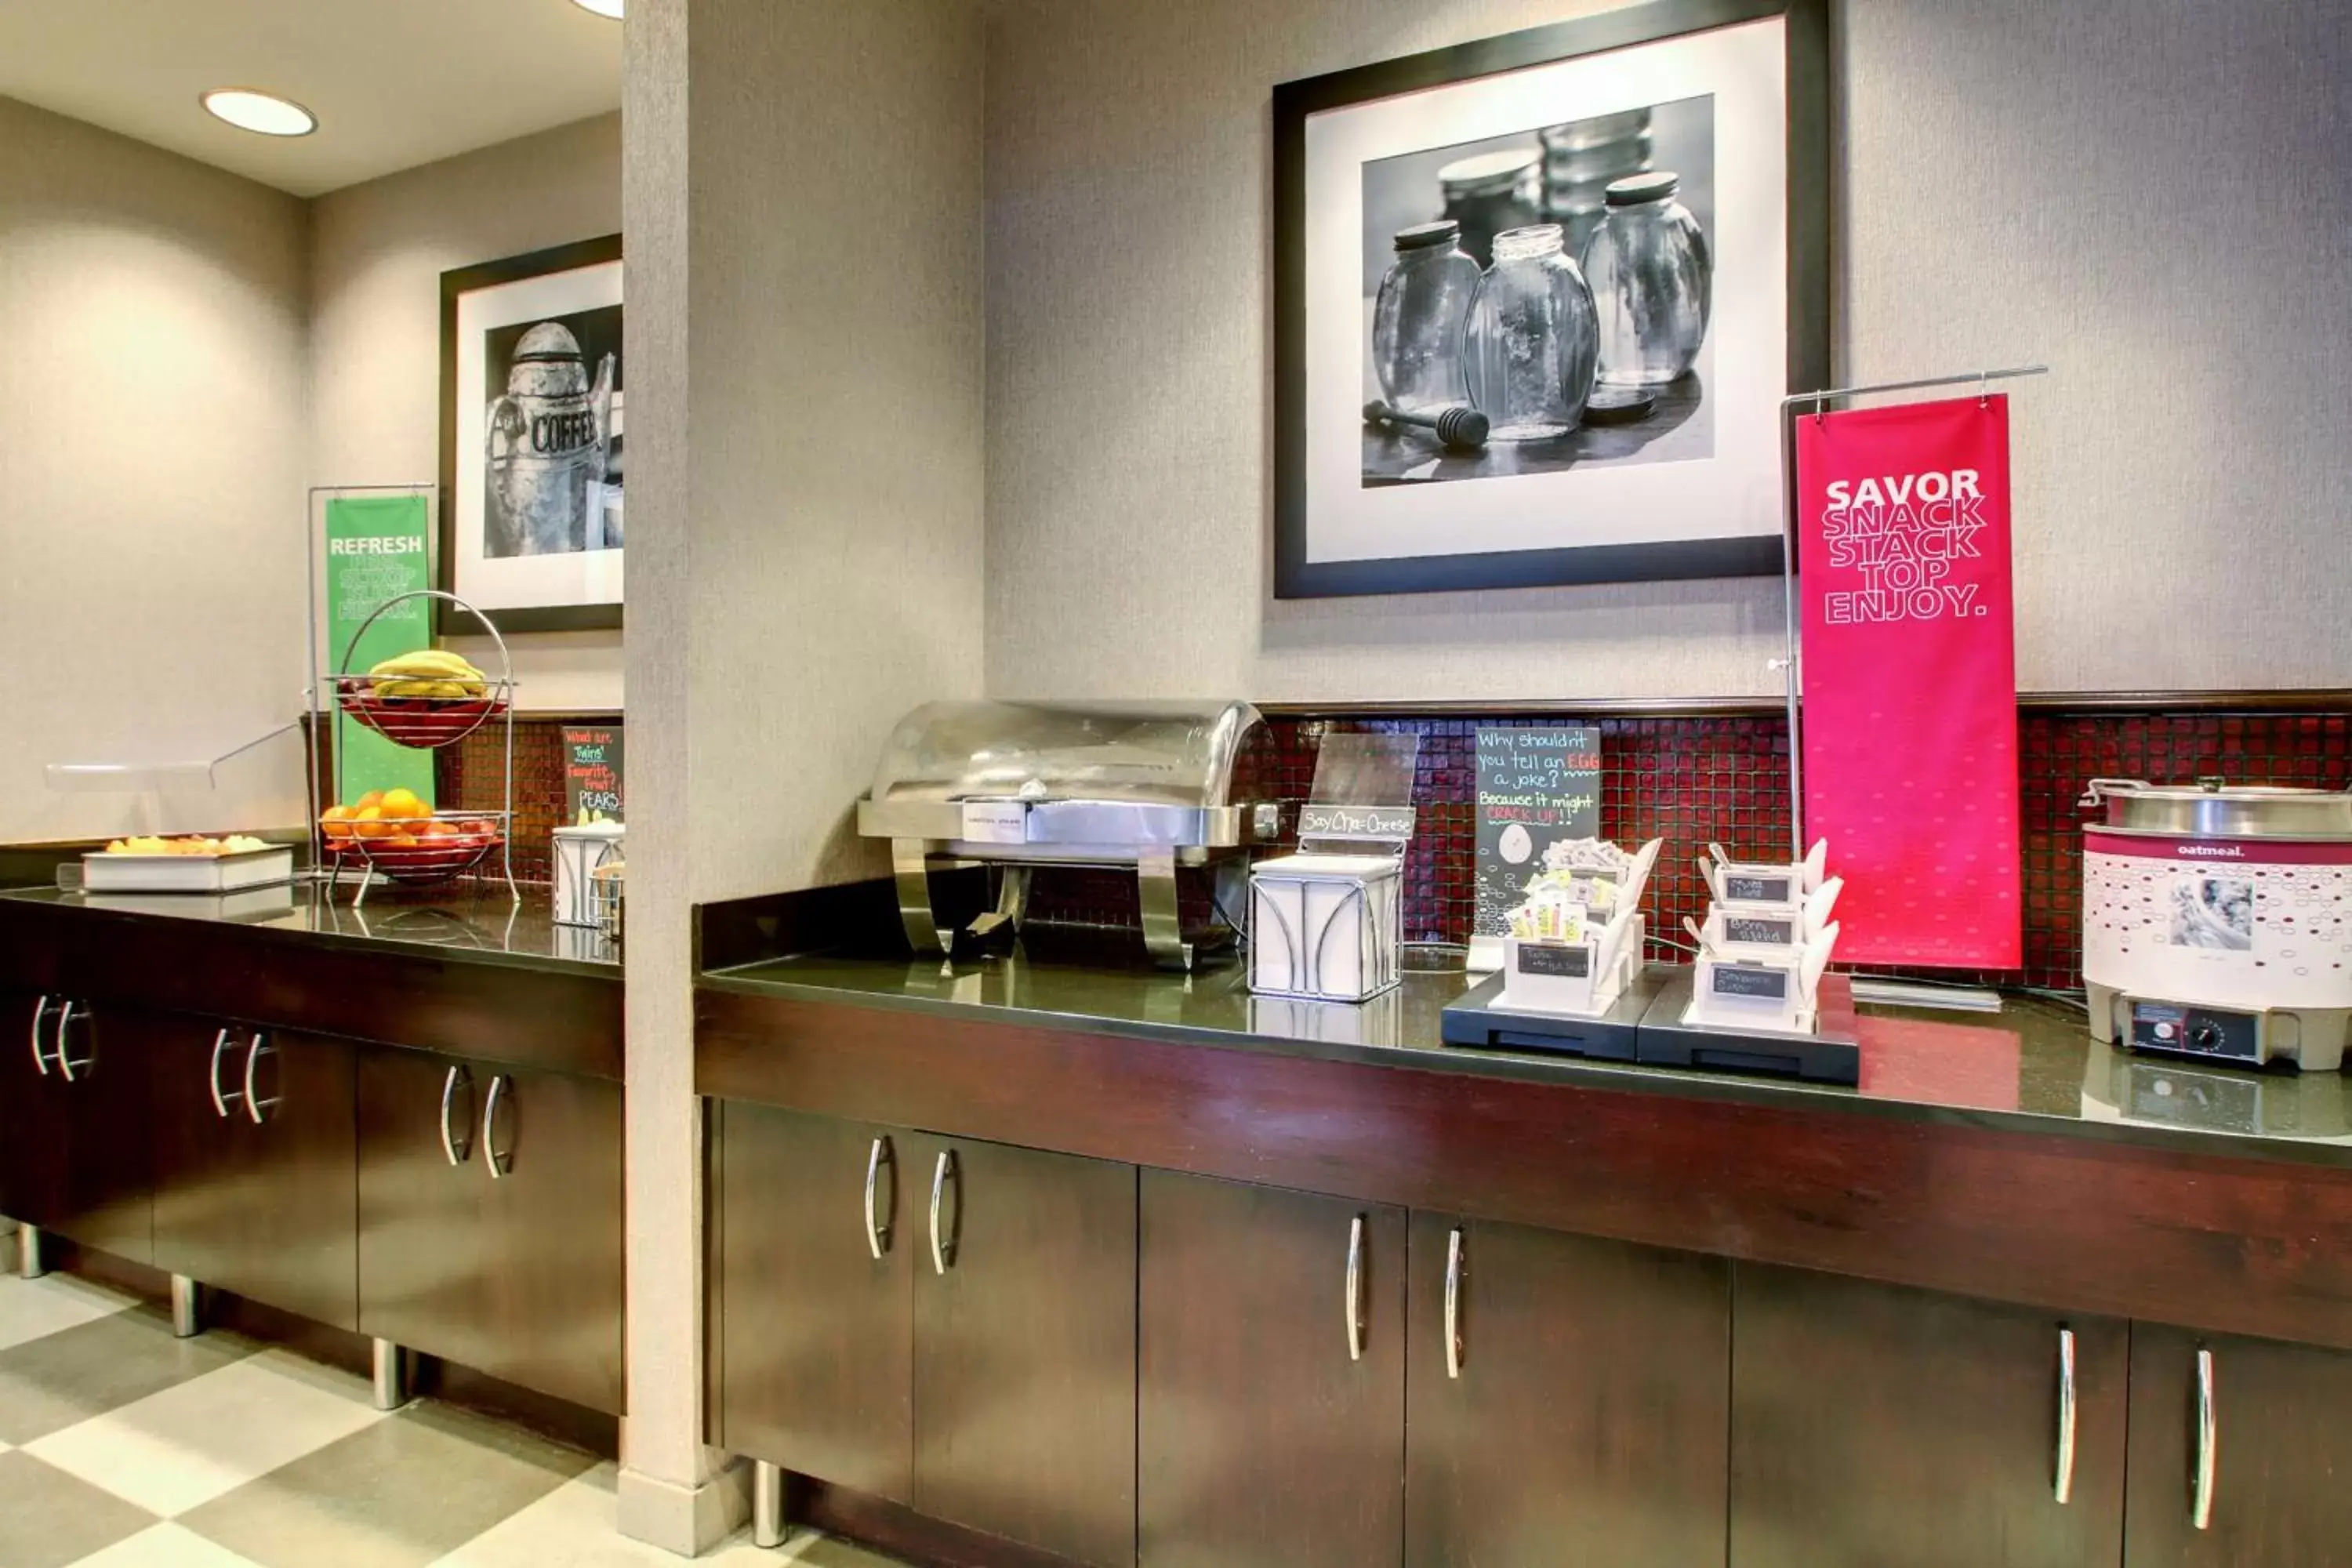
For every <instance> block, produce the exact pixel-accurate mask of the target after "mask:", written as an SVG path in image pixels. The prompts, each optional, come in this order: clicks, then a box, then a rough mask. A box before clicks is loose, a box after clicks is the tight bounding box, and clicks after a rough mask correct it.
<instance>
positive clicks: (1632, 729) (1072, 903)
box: [440, 710, 2352, 990]
mask: <svg viewBox="0 0 2352 1568" xmlns="http://www.w3.org/2000/svg"><path fill="white" fill-rule="evenodd" d="M567 722H571V721H568V720H562V719H557V718H548V719H537V718H522V719H518V720H517V721H515V815H516V832H515V873H516V875H517V876H519V877H523V878H527V879H530V880H534V881H544V880H546V879H548V877H549V875H550V870H549V853H550V850H549V845H550V839H549V834H550V833H551V831H552V830H553V829H554V828H555V827H556V826H558V824H559V823H560V821H561V819H562V813H563V771H562V731H563V727H564V725H565V724H566V723H567ZM1564 722H1573V720H1572V719H1569V718H1564V717H1562V716H1560V715H1557V714H1546V715H1540V716H1537V715H1513V714H1509V713H1501V712H1498V713H1496V714H1493V715H1489V716H1485V717H1479V718H1454V717H1448V718H1443V719H1392V718H1361V717H1351V716H1350V715H1349V714H1347V713H1346V712H1344V711H1334V712H1332V713H1330V714H1328V715H1326V716H1323V717H1319V718H1311V719H1302V718H1288V717H1286V718H1279V719H1274V720H1270V721H1268V722H1267V724H1266V726H1265V729H1264V731H1261V732H1260V733H1259V734H1258V736H1257V737H1256V740H1255V743H1254V744H1253V745H1252V746H1251V748H1250V749H1249V750H1248V751H1247V752H1245V753H1244V757H1243V759H1242V761H1241V763H1240V770H1241V776H1240V777H1239V779H1237V781H1236V784H1237V789H1236V792H1235V794H1236V798H1238V799H1243V800H1268V799H1271V800H1276V801H1280V802H1281V803H1282V804H1283V805H1284V807H1285V812H1284V820H1285V823H1286V826H1287V825H1288V824H1290V823H1291V822H1293V821H1294V820H1295V819H1296V816H1297V810H1296V808H1297V806H1298V805H1302V804H1304V802H1305V800H1306V798H1307V786H1308V784H1310V783H1311V782H1312V780H1313V778H1314V776H1315V756H1316V749H1317V747H1318V744H1319V743H1320V742H1321V738H1322V736H1323V735H1324V734H1325V733H1327V732H1329V731H1333V730H1370V731H1410V732H1412V733H1415V734H1418V735H1420V736H1421V738H1422V742H1421V758H1420V763H1419V765H1418V770H1417V773H1416V775H1415V780H1414V788H1413V799H1414V805H1416V806H1418V807H1419V808H1420V814H1421V815H1420V830H1419V832H1418V834H1417V836H1416V837H1415V838H1414V840H1413V844H1412V850H1411V852H1410V854H1409V855H1408V856H1407V858H1406V862H1405V887H1404V912H1405V937H1406V940H1407V941H1410V942H1467V941H1468V940H1469V936H1470V925H1471V918H1472V913H1473V910H1474V907H1475V873H1474V868H1473V861H1472V850H1473V841H1474V829H1475V813H1476V803H1477V754H1476V744H1477V742H1476V734H1477V731H1479V730H1481V729H1486V728H1494V727H1503V726H1513V725H1525V726H1536V725H1542V726H1557V725H1559V724H1561V723H1564ZM1588 722H1591V723H1592V724H1594V725H1595V727H1596V728H1598V729H1599V730H1600V731H1601V834H1602V836H1603V837H1608V838H1612V839H1615V840H1617V841H1618V842H1619V843H1621V844H1626V845H1636V844H1640V843H1642V842H1643V841H1645V840H1647V839H1650V838H1664V840H1665V847H1664V850H1663V851H1662V852H1661V854H1660V857H1659V860H1658V867H1657V870H1656V871H1655V872H1654V874H1653V876H1652V879H1651V882H1650V894H1649V902H1648V907H1649V910H1650V915H1651V921H1650V929H1651V930H1652V931H1653V932H1654V933H1657V936H1656V938H1654V942H1653V946H1652V956H1653V957H1658V958H1664V957H1669V956H1672V953H1673V950H1672V949H1671V948H1669V947H1667V946H1665V945H1664V940H1662V939H1671V938H1674V937H1676V936H1678V935H1679V933H1680V931H1681V927H1682V921H1683V917H1684V916H1685V915H1688V916H1691V917H1692V918H1694V919H1696V918H1697V917H1699V916H1700V915H1703V914H1704V913H1705V912H1706V886H1705V884H1704V883H1702V882H1701V881H1700V880H1699V876H1698V872H1697V869H1696V864H1695V862H1696V859H1697V858H1698V857H1699V856H1700V855H1702V854H1704V853H1705V852H1706V846H1707V845H1708V844H1709V843H1717V844H1721V845H1722V846H1723V847H1725V848H1727V849H1728V850H1730V851H1731V852H1732V853H1734V854H1735V855H1741V856H1749V855H1753V856H1757V857H1762V858H1769V857H1770V856H1772V855H1774V854H1776V853H1780V852H1782V851H1785V849H1786V848H1787V847H1788V844H1789V742H1788V729H1787V726H1786V724H1785V723H1784V722H1783V721H1781V720H1780V718H1779V717H1777V716H1771V717H1765V716H1755V717H1748V716H1736V717H1669V718H1604V719H1600V720H1594V721H1588ZM2018 740H2019V746H2018V756H2019V766H2020V783H2021V808H2022V811H2023V825H2022V826H2023V829H2024V833H2023V839H2024V851H2025V863H2024V876H2025V964H2024V967H2023V968H2022V969H2020V970H2017V971H2013V972H2010V973H1986V974H1976V975H1955V974H1952V973H1949V972H1943V973H1940V974H1939V975H1938V977H1939V978H1945V979H1971V980H1977V981H1980V982H1982V983H1985V984H2011V985H2038V986H2053V987H2058V988H2062V989H2068V990H2071V989H2074V988H2076V987H2079V986H2080V985H2081V984H2082V975H2081V973H2080V971H2079V968H2078V965H2079V963H2080V961H2081V952H2082V933H2081V914H2082V897H2083V853H2082V834H2081V831H2080V829H2081V824H2082V820H2083V817H2082V814H2081V813H2080V812H2079V811H2078V810H2077V809H2076V806H2075V802H2076V800H2077V799H2078V798H2080V796H2081V795H2082V791H2083V785H2084V782H2085V781H2086V780H2089V779H2093V778H2143V779H2152V780H2158V781H2179V780H2189V779H2195V778H2204V777H2221V778H2226V779H2229V780H2231V782H2233V783H2242V784H2303V785H2306V786H2312V787H2321V788H2343V787H2345V786H2346V784H2347V781H2352V714H2345V713H2317V714H2315V713H2300V712H2299V713H2275V712H2273V713H2263V712H2246V713H2226V714H2225V713H2195V714H2187V713H2161V712H2139V713H2113V712H2106V713H2086V714H2070V713H2063V712H2053V711H2046V710H2026V711H2024V712H2023V713H2021V715H2020V719H2019V736H2018ZM500 763H501V756H500V738H499V733H498V731H496V730H495V729H485V730H484V731H481V732H479V733H478V734H476V735H474V736H472V737H470V738H469V739H467V741H465V742H462V743H460V744H459V745H457V746H454V747H451V748H450V749H449V750H447V751H446V752H442V753H441V762H440V767H441V776H440V784H441V791H442V798H443V799H444V800H445V801H447V802H450V803H451V804H453V805H456V806H458V807H460V808H466V809H488V808H491V807H494V806H496V805H497V804H498V795H499V773H500ZM1832 848H1834V847H1832ZM1184 912H1185V916H1186V921H1187V923H1188V924H1191V925H1195V926H1198V925H1202V924H1205V923H1206V922H1207V921H1209V919H1210V910H1209V900H1208V894H1207V889H1206V886H1205V883H1204V882H1198V881H1192V882H1188V883H1187V884H1186V887H1185V897H1184ZM1031 916H1032V918H1033V919H1034V920H1036V921H1040V922H1045V923H1061V924H1065V925H1088V926H1102V925H1113V926H1133V925H1135V924H1136V923H1137V913H1136V907H1135V891H1134V881H1133V879H1131V878H1129V877H1125V876H1121V875H1118V874H1113V873H1102V872H1097V873H1087V872H1068V873H1060V874H1056V875H1052V876H1044V877H1040V878H1039V879H1038V882H1037V887H1036V889H1035V891H1034V894H1033V895H1032V901H1031Z"/></svg>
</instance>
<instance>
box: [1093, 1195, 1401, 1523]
mask: <svg viewBox="0 0 2352 1568" xmlns="http://www.w3.org/2000/svg"><path fill="white" fill-rule="evenodd" d="M1141 1212H1142V1220H1141V1234H1140V1237H1139V1243H1138V1248H1139V1267H1140V1271H1141V1296H1140V1305H1139V1312H1138V1322H1139V1327H1138V1334H1139V1346H1138V1350H1139V1366H1140V1378H1139V1383H1140V1390H1139V1395H1138V1397H1139V1408H1138V1412H1137V1415H1138V1427H1139V1445H1140V1453H1139V1458H1140V1460H1141V1463H1140V1464H1139V1467H1138V1469H1139V1483H1138V1484H1139V1497H1138V1511H1139V1540H1138V1543H1137V1545H1138V1551H1137V1556H1138V1560H1139V1562H1140V1563H1142V1564H1143V1565H1144V1568H1250V1565H1254V1564H1262V1565H1264V1568H1372V1565H1373V1564H1375V1563H1383V1562H1385V1563H1395V1562H1396V1561H1397V1557H1398V1550H1399V1542H1401V1541H1402V1531H1403V1528H1404V1341H1405V1317H1404V1274H1405V1270H1404V1261H1405V1216H1404V1214H1403V1211H1402V1210H1400V1209H1391V1208H1382V1207H1380V1206H1379V1205H1365V1204H1358V1203H1353V1202H1349V1201H1348V1200H1346V1199H1341V1198H1328V1197H1317V1196H1312V1195H1310V1194H1305V1193H1294V1192H1285V1191H1280V1190H1276V1189H1274V1188H1269V1187H1255V1186H1246V1185H1243V1184H1238V1183H1234V1182H1220V1181H1213V1180H1210V1179H1208V1178H1206V1177H1202V1176H1183V1175H1177V1174H1174V1173H1170V1172H1166V1171H1146V1172H1144V1173H1143V1175H1142V1211H1141Z"/></svg>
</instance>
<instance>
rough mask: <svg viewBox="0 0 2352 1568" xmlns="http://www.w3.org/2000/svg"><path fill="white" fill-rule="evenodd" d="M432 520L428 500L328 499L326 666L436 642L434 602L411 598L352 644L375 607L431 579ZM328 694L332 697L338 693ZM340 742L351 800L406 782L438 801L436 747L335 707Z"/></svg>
mask: <svg viewBox="0 0 2352 1568" xmlns="http://www.w3.org/2000/svg"><path fill="white" fill-rule="evenodd" d="M430 521H431V520H430V519H429V518H428V517H427V515H426V509H425V498H424V497H423V496H421V495H404V496H340V497H337V498H336V499H334V500H330V501H329V502H328V503H327V615H326V623H327V647H326V658H327V668H328V670H329V671H330V672H331V673H340V672H341V671H343V670H344V669H351V670H353V671H359V672H364V671H366V670H368V669H370V668H373V666H375V665H377V664H379V663H381V662H382V661H383V660H384V659H387V658H395V657H396V656H398V655H400V654H404V653H415V652H418V651H419V650H421V649H424V648H428V647H432V646H433V601H432V600H430V599H411V600H409V601H408V602H407V603H406V604H404V605H398V606H396V607H394V608H393V609H390V610H387V611H385V612H384V614H383V615H382V616H378V617H377V619H376V622H375V624H374V625H373V626H369V627H368V629H367V635H366V636H365V637H362V638H361V639H360V643H359V647H357V648H356V649H353V648H352V637H355V636H357V635H358V633H359V629H360V627H361V626H362V625H363V624H365V622H366V621H367V618H368V616H371V615H374V613H375V611H376V609H377V607H378V606H379V605H383V604H384V603H385V602H387V601H388V600H391V599H394V598H397V597H398V596H399V595H403V594H409V593H414V592H415V591H416V590H417V589H420V588H429V587H431V586H432V585H433V565H432V562H433V556H432V552H431V548H430V545H429V542H428V541H429V537H430V534H429V527H430ZM328 700H329V702H330V703H332V701H333V698H332V696H331V695H330V696H329V698H328ZM335 732H336V737H337V739H338V742H340V744H341V747H342V758H343V795H342V799H341V802H340V803H339V804H341V805H352V803H353V802H355V801H357V800H358V799H359V797H360V796H361V795H364V794H366V793H367V792H368V791H369V790H388V789H396V788H400V787H403V786H405V787H406V788H409V789H412V790H415V792H416V794H417V795H418V797H419V798H420V799H423V800H425V801H428V802H429V801H431V800H432V799H433V753H432V752H420V751H416V750H414V749H412V748H410V747H407V746H402V745H396V744H394V742H390V741H387V740H385V739H384V738H383V736H382V735H379V734H377V733H376V732H375V731H373V730H371V729H369V728H367V727H366V726H365V725H363V724H361V723H359V722H358V721H355V720H352V719H350V718H347V717H345V716H344V715H343V713H342V712H341V710H340V709H337V710H336V713H335Z"/></svg>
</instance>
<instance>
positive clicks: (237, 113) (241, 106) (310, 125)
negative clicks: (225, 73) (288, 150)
mask: <svg viewBox="0 0 2352 1568" xmlns="http://www.w3.org/2000/svg"><path fill="white" fill-rule="evenodd" d="M198 101H200V102H201V103H203V104H204V106H205V110H206V112H208V113H210V114H211V115H212V116H213V117H214V118H215V119H217V120H226V121H228V122H229V123H230V124H231V125H234V126H236V128H237V129H238V130H239V131H257V132H260V133H261V134H262V135H264V136H308V135H309V134H310V132H313V131H316V130H317V129H319V117H318V116H317V115H315V114H313V113H311V112H310V110H307V109H305V108H303V107H302V106H301V105H300V104H299V103H296V102H295V101H294V100H291V99H286V98H279V97H278V95H277V94H275V93H268V92H256V91H254V90H253V89H251V88H249V87H216V88H215V89H213V90H212V91H210V92H208V93H206V94H205V96H204V97H203V98H202V99H201V100H198Z"/></svg>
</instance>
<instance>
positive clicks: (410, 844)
mask: <svg viewBox="0 0 2352 1568" xmlns="http://www.w3.org/2000/svg"><path fill="white" fill-rule="evenodd" d="M383 842H384V846H385V847H387V848H392V849H414V848H415V847H416V836H415V834H413V833H395V834H394V835H393V836H392V837H389V838H387V839H385V840H384V841H383Z"/></svg>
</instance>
